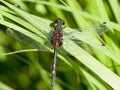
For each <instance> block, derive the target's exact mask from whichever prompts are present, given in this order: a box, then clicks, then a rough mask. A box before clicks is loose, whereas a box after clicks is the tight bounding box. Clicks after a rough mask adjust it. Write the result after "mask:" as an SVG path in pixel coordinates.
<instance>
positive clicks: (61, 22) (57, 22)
mask: <svg viewBox="0 0 120 90" xmlns="http://www.w3.org/2000/svg"><path fill="white" fill-rule="evenodd" d="M55 23H56V24H57V25H64V24H65V22H64V20H63V19H61V18H57V19H56V20H55Z"/></svg>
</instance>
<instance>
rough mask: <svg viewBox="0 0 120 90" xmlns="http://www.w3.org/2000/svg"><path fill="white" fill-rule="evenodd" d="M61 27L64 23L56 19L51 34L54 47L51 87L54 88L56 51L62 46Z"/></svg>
mask: <svg viewBox="0 0 120 90" xmlns="http://www.w3.org/2000/svg"><path fill="white" fill-rule="evenodd" d="M62 25H64V21H63V20H62V19H61V18H58V19H56V20H55V22H54V31H53V32H52V37H51V40H50V42H51V44H52V45H53V46H54V58H53V63H52V75H51V86H52V87H53V86H54V81H55V76H56V56H57V49H58V48H59V47H60V46H61V45H62V43H63V42H62V40H63V39H62V36H63V30H62Z"/></svg>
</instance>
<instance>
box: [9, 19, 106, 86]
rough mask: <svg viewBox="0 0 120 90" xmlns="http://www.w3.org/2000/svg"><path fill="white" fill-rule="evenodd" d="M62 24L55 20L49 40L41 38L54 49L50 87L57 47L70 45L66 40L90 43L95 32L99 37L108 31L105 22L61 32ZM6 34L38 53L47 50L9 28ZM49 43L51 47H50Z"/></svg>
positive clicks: (62, 21) (54, 69)
mask: <svg viewBox="0 0 120 90" xmlns="http://www.w3.org/2000/svg"><path fill="white" fill-rule="evenodd" d="M64 24H65V22H64V20H63V19H61V18H57V19H56V20H55V21H54V22H53V28H54V29H53V30H52V31H51V32H50V33H49V34H48V33H47V37H48V38H50V39H48V38H42V39H44V41H45V42H44V43H45V44H47V46H48V47H51V46H52V47H53V49H54V53H53V62H52V73H51V87H53V86H54V82H55V78H56V57H57V50H58V48H59V47H61V46H62V45H64V44H69V45H70V44H71V43H69V42H67V41H68V39H71V40H73V41H74V42H76V43H77V42H78V43H80V44H81V42H80V41H79V40H80V39H81V40H82V41H85V42H89V41H91V40H90V37H92V36H93V32H94V31H95V34H96V32H97V33H98V34H99V35H101V34H103V33H104V32H106V31H108V27H107V26H106V24H107V22H103V23H102V24H97V25H93V26H91V27H88V28H78V29H69V28H66V29H65V30H64V32H63V27H62V26H64ZM84 30H85V31H84ZM89 32H92V34H91V33H90V34H89ZM7 33H8V34H9V35H10V36H12V37H14V38H16V39H18V40H19V41H22V42H24V43H26V44H29V45H31V46H33V47H35V48H37V49H39V50H40V51H46V50H47V49H46V48H45V47H44V46H43V45H40V43H38V42H37V41H35V40H33V39H31V38H30V37H27V36H25V35H24V34H22V33H20V32H17V31H15V30H12V29H11V28H9V29H8V30H7ZM88 34H89V35H90V36H89V37H88ZM45 35H46V34H45ZM36 36H38V37H39V38H41V37H40V36H39V35H36ZM87 37H88V38H87ZM50 43H51V45H50ZM90 43H91V42H90ZM96 45H97V44H96ZM101 45H103V46H104V43H102V44H101Z"/></svg>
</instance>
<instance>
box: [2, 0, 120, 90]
mask: <svg viewBox="0 0 120 90" xmlns="http://www.w3.org/2000/svg"><path fill="white" fill-rule="evenodd" d="M57 18H62V19H64V20H65V26H66V27H67V28H68V27H70V28H79V27H81V28H84V27H90V26H91V25H93V24H98V23H102V22H107V25H108V28H109V30H108V31H107V32H105V33H104V34H102V35H101V36H95V37H94V38H92V37H90V36H88V37H87V38H89V39H87V38H85V39H84V40H85V41H89V40H90V39H91V38H92V39H93V42H94V43H95V42H97V41H100V40H101V41H102V40H103V41H102V43H103V42H104V43H105V46H102V45H98V46H97V45H93V44H91V43H88V45H85V46H84V47H83V48H81V47H80V45H76V44H75V45H74V43H73V46H71V45H68V46H67V45H66V46H64V49H65V50H64V51H60V52H59V54H58V57H57V75H56V81H55V86H54V87H53V88H52V87H50V75H51V64H52V57H53V51H51V49H50V50H49V51H39V50H37V49H36V48H35V47H34V46H35V45H34V46H33V47H32V46H29V43H32V44H34V41H35V42H39V43H40V44H41V45H44V46H45V47H48V48H50V47H49V45H48V44H44V43H43V41H44V39H43V38H42V37H46V34H47V32H48V31H49V30H51V29H52V28H51V27H50V23H51V22H53V21H54V20H56V19H57ZM119 24H120V1H119V0H0V90H120V78H119V75H120V66H119V64H120V48H119V47H120V40H119V39H120V32H119V31H120V25H119ZM8 28H13V30H17V32H19V33H21V34H23V35H25V37H30V38H31V39H32V40H33V42H32V41H29V42H27V44H28V45H27V44H25V43H23V42H21V41H22V40H21V41H19V37H18V38H17V39H15V38H13V37H14V36H13V35H14V33H12V34H11V36H13V37H11V36H10V35H8V34H7V33H6V30H7V29H8ZM70 30H72V29H70ZM11 32H12V31H11ZM34 35H36V36H34ZM37 35H40V37H38V36H37ZM74 36H76V34H74ZM16 37H17V36H16ZM40 38H41V39H40ZM96 38H97V39H96ZM98 38H99V40H98ZM46 39H47V38H46ZM25 40H26V41H27V39H25V38H23V41H25ZM26 49H27V51H24V50H26ZM31 49H32V50H31ZM19 50H22V51H19ZM29 50H31V51H29ZM14 51H16V52H14ZM66 53H69V54H68V55H66Z"/></svg>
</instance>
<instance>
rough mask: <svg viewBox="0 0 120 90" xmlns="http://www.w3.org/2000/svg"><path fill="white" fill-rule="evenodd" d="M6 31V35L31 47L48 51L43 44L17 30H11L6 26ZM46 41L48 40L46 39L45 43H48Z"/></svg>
mask: <svg viewBox="0 0 120 90" xmlns="http://www.w3.org/2000/svg"><path fill="white" fill-rule="evenodd" d="M6 32H7V34H8V35H10V36H12V37H13V38H15V39H17V40H19V41H21V42H23V43H25V44H27V45H29V46H31V47H33V48H36V49H39V51H48V50H47V49H46V48H45V47H44V45H42V44H40V43H39V42H37V41H36V40H33V39H32V38H30V37H28V36H26V35H24V34H22V33H20V32H18V31H15V30H13V29H12V28H8V29H7V31H6ZM36 37H37V35H36ZM48 43H49V41H47V40H46V42H45V44H47V45H48ZM49 45H50V44H49ZM50 47H51V46H50Z"/></svg>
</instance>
